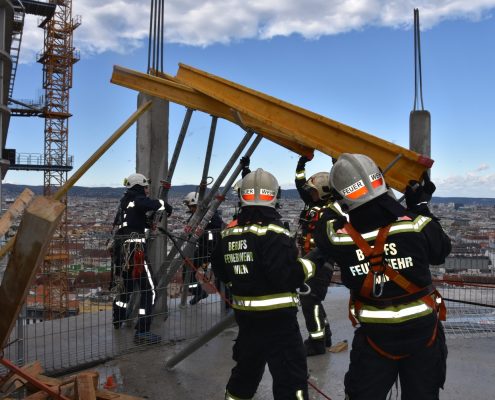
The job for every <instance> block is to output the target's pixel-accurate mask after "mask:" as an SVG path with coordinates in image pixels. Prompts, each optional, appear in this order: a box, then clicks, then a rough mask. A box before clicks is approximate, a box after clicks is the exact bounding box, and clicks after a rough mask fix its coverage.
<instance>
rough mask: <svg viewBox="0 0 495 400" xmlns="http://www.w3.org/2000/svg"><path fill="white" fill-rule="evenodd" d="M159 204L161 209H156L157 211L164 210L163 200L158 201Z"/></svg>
mask: <svg viewBox="0 0 495 400" xmlns="http://www.w3.org/2000/svg"><path fill="white" fill-rule="evenodd" d="M158 201H159V202H160V204H161V207H160V208H159V209H158V211H163V210H165V202H164V201H163V200H158Z"/></svg>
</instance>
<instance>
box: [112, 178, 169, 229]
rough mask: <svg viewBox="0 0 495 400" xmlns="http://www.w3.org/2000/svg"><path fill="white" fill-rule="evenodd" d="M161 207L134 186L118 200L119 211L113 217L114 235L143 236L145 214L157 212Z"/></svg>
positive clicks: (157, 201) (138, 187) (141, 188)
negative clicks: (132, 234) (115, 229)
mask: <svg viewBox="0 0 495 400" xmlns="http://www.w3.org/2000/svg"><path fill="white" fill-rule="evenodd" d="M161 207H162V203H161V202H160V201H159V200H154V199H150V198H149V197H148V196H146V194H145V193H144V188H143V187H142V186H139V185H135V186H133V187H132V188H130V189H128V190H127V191H126V192H125V194H124V196H123V197H122V199H121V200H120V205H119V210H118V212H117V216H116V217H115V221H114V226H115V227H116V228H117V232H116V235H130V234H131V233H139V234H144V230H145V228H147V224H146V213H147V212H148V211H157V210H159V209H160V208H161Z"/></svg>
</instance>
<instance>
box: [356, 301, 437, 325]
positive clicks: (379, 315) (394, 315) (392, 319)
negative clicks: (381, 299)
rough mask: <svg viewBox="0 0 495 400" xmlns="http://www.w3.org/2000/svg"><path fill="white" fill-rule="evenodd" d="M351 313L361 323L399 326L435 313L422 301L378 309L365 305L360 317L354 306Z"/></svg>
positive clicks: (361, 309) (360, 311)
mask: <svg viewBox="0 0 495 400" xmlns="http://www.w3.org/2000/svg"><path fill="white" fill-rule="evenodd" d="M350 311H351V313H352V315H353V316H355V317H356V318H357V319H358V320H359V322H364V323H378V324H397V323H401V322H405V321H408V320H411V319H414V318H419V317H422V316H425V315H428V314H431V313H432V312H433V310H432V309H431V308H430V307H428V305H427V304H426V303H424V302H423V301H422V300H417V301H413V302H411V303H408V304H402V305H398V306H390V307H386V308H378V307H373V306H370V305H368V304H363V305H362V308H360V309H359V313H358V315H356V310H355V307H354V306H351V308H350Z"/></svg>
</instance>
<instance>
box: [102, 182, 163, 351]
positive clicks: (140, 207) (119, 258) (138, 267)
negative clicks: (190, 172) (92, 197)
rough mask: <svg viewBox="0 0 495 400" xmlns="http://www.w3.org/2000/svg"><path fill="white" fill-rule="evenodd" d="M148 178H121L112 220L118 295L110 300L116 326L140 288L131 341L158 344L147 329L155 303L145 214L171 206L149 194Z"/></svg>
mask: <svg viewBox="0 0 495 400" xmlns="http://www.w3.org/2000/svg"><path fill="white" fill-rule="evenodd" d="M149 184H150V181H149V180H148V179H147V178H146V177H145V176H144V175H142V174H131V175H129V177H127V178H126V179H125V180H124V186H125V187H127V190H126V192H125V193H124V196H123V197H122V199H121V200H120V203H119V208H118V211H117V214H116V216H115V220H114V224H113V225H114V228H116V229H117V231H116V232H115V235H114V247H113V265H114V269H113V271H112V272H113V279H112V286H113V287H114V291H116V292H117V296H116V298H115V299H114V301H113V325H114V327H115V328H116V329H119V328H120V327H121V326H122V323H123V322H124V321H125V320H126V319H127V318H128V317H129V314H128V306H129V300H130V297H131V293H132V292H133V290H134V285H136V286H137V287H138V288H139V293H140V300H139V317H138V321H137V324H136V326H135V329H136V333H135V335H134V342H135V343H137V344H153V343H159V342H160V341H161V337H160V336H159V335H156V334H154V333H152V332H150V325H151V319H152V317H151V312H152V309H153V305H154V303H155V296H156V292H155V283H154V279H153V272H152V269H151V266H150V265H149V263H148V259H147V257H146V243H145V237H144V233H145V228H147V220H148V219H147V213H149V212H154V211H163V210H165V211H166V212H167V214H168V215H170V214H171V213H172V207H171V206H170V205H169V204H167V203H165V202H164V201H163V200H153V199H150V198H149V197H148V194H149Z"/></svg>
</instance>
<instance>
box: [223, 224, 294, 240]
mask: <svg viewBox="0 0 495 400" xmlns="http://www.w3.org/2000/svg"><path fill="white" fill-rule="evenodd" d="M268 231H272V232H275V233H281V234H284V235H287V236H290V232H289V231H288V230H287V229H285V228H282V227H281V226H278V225H274V224H270V225H268V226H261V225H246V226H234V227H233V228H227V229H225V230H224V231H222V238H224V237H227V236H231V235H242V234H243V233H247V232H249V233H254V234H255V235H258V236H262V235H266V233H267V232H268Z"/></svg>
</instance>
